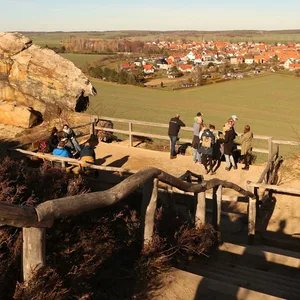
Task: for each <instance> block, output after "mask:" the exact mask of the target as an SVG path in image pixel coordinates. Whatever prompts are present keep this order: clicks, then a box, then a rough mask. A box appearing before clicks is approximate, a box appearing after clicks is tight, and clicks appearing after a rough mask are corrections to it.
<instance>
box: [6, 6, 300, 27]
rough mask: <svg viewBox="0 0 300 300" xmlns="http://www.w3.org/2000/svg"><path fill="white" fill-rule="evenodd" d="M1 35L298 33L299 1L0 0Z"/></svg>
mask: <svg viewBox="0 0 300 300" xmlns="http://www.w3.org/2000/svg"><path fill="white" fill-rule="evenodd" d="M0 7H1V9H0V31H59V30H62V31H75V30H76V31H86V30H89V31H90V30H95V31H102V30H128V29H131V30H135V29H136V30H227V29H265V30H272V29H300V17H299V10H300V1H299V0H287V1H278V0H273V1H271V0H267V1H263V0H261V1H258V0H252V1H249V0H248V1H244V2H243V1H237V0H227V1H226V0H223V1H221V0H207V1H202V0H181V1H180V0H172V1H171V0H165V1H159V0H151V1H149V0H148V1H147V0H146V1H137V0H124V1H121V0H111V1H109V0H106V1H103V0H98V1H96V0H85V1H82V0H51V1H48V0H0Z"/></svg>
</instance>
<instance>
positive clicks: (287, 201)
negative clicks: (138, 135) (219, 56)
mask: <svg viewBox="0 0 300 300" xmlns="http://www.w3.org/2000/svg"><path fill="white" fill-rule="evenodd" d="M127 145H128V143H126V142H123V143H112V144H106V143H100V144H99V145H98V147H97V149H96V156H97V164H102V165H105V166H114V167H122V168H130V169H134V170H141V169H143V168H144V167H150V166H151V167H156V168H159V169H162V170H164V171H165V172H168V173H170V174H172V175H174V176H180V175H182V174H183V173H185V171H187V170H190V171H193V172H195V173H197V174H202V175H203V176H204V179H205V180H209V179H212V178H214V177H215V178H219V179H222V180H227V181H231V182H233V183H236V184H238V185H239V186H241V187H243V188H246V182H247V181H248V180H250V181H252V182H257V181H258V179H259V177H260V175H261V173H262V172H263V170H264V168H265V165H258V166H255V165H254V166H251V167H250V170H249V171H244V170H242V169H241V168H242V165H238V169H237V170H233V169H232V170H231V171H229V172H228V171H226V170H225V163H224V162H222V164H221V166H220V168H219V169H218V170H217V172H216V175H213V176H211V175H205V174H204V168H203V167H202V166H200V165H198V164H194V163H193V162H192V157H191V156H188V155H185V156H184V155H178V156H177V158H176V159H174V160H170V158H169V153H167V152H158V151H152V150H147V149H141V148H134V147H129V146H127ZM285 164H286V167H285V169H284V166H283V169H282V173H283V174H282V175H281V180H280V182H279V184H280V185H283V186H290V187H295V188H300V180H299V177H298V176H296V177H298V178H296V177H295V176H293V174H291V172H290V170H291V168H292V162H289V163H288V162H286V163H285ZM285 164H284V165H285ZM294 168H295V167H294ZM284 170H285V171H284ZM283 171H284V172H283ZM288 174H290V177H289V176H288ZM297 174H298V173H297ZM223 194H224V195H225V194H227V195H236V194H237V193H236V192H235V191H232V190H229V189H225V190H224V191H223ZM299 200H300V197H297V196H287V195H279V194H277V195H276V197H275V207H274V209H273V208H272V210H271V214H272V217H271V218H270V220H269V222H268V230H269V231H281V232H283V233H286V234H292V235H293V234H299V220H300V209H299ZM235 205H238V204H235ZM242 205H243V203H241V204H240V206H242ZM245 209H246V207H244V208H243V212H244V213H245V211H244V210H245ZM241 212H242V210H241Z"/></svg>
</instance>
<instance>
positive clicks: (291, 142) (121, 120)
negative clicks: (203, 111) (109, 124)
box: [99, 116, 300, 146]
mask: <svg viewBox="0 0 300 300" xmlns="http://www.w3.org/2000/svg"><path fill="white" fill-rule="evenodd" d="M99 120H109V121H114V122H119V123H127V124H128V123H132V124H134V125H144V126H153V127H161V128H168V127H169V125H168V124H166V123H154V122H146V121H139V120H130V119H120V118H112V117H106V116H100V117H99ZM102 130H104V129H102ZM105 130H106V131H109V130H107V129H105ZM181 130H183V131H193V127H181ZM240 135H241V134H239V136H240ZM253 138H254V139H258V140H269V139H270V138H272V137H271V136H267V135H260V134H254V136H253ZM273 143H274V144H279V145H291V146H299V145H300V142H297V141H285V140H273Z"/></svg>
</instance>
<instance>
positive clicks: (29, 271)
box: [23, 227, 46, 281]
mask: <svg viewBox="0 0 300 300" xmlns="http://www.w3.org/2000/svg"><path fill="white" fill-rule="evenodd" d="M45 241H46V229H45V228H34V227H30V228H23V280H24V281H29V280H30V279H31V277H32V275H33V274H34V272H35V271H36V270H38V269H39V268H41V267H44V266H45V264H46V253H45V252H46V251H45V244H46V243H45Z"/></svg>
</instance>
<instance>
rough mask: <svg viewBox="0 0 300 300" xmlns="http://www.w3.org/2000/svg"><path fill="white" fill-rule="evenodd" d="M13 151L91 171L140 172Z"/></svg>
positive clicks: (23, 151) (30, 152)
mask: <svg viewBox="0 0 300 300" xmlns="http://www.w3.org/2000/svg"><path fill="white" fill-rule="evenodd" d="M11 150H12V151H16V152H20V153H23V154H26V155H30V156H34V157H38V158H41V159H45V160H47V161H55V162H65V163H68V164H70V165H73V166H82V167H87V168H89V169H94V170H103V171H110V172H118V173H124V174H126V173H129V174H134V173H136V172H138V171H137V170H133V169H127V168H116V167H108V166H99V165H94V164H90V163H88V162H85V161H81V160H78V159H75V158H67V157H62V156H56V155H52V154H49V153H40V152H32V151H28V150H23V149H11Z"/></svg>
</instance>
